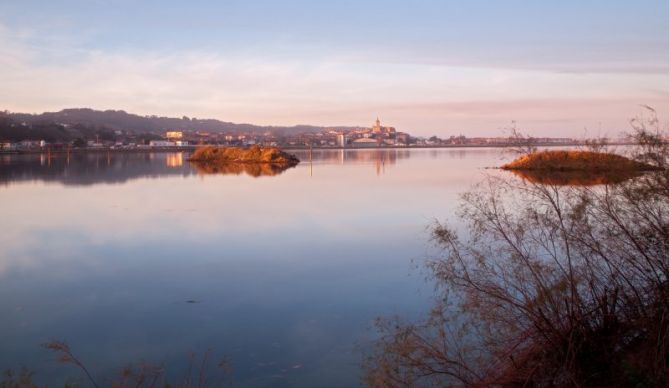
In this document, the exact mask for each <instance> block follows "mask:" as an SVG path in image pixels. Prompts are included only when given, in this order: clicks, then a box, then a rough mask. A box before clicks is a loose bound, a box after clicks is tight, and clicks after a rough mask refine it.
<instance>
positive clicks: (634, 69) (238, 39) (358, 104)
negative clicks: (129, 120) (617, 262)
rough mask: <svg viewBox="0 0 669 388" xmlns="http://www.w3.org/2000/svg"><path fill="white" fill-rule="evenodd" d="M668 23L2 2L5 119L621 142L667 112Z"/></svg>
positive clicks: (593, 7) (187, 4) (478, 9)
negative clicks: (90, 114) (103, 112)
mask: <svg viewBox="0 0 669 388" xmlns="http://www.w3.org/2000/svg"><path fill="white" fill-rule="evenodd" d="M56 3H57V4H56ZM668 20H669V2H667V1H666V0H662V1H634V2H633V1H611V0H609V1H588V0H585V1H552V2H548V1H502V0H500V1H445V0H442V1H408V0H404V1H392V0H390V1H389V0H386V1H363V0H358V1H313V0H312V1H251V0H246V1H164V0H163V1H137V0H136V1H126V0H107V1H105V0H98V1H95V0H88V1H58V2H54V1H30V0H21V1H14V0H3V2H2V3H0V83H1V84H2V85H3V87H2V88H0V109H9V110H13V111H28V112H39V111H44V110H56V109H61V108H65V107H75V106H77V107H78V106H88V107H93V108H100V109H125V110H128V111H131V112H137V113H140V114H144V113H146V114H161V115H173V116H181V115H188V116H196V117H213V118H219V119H223V120H229V121H236V122H252V123H258V124H299V123H310V124H320V125H367V124H370V121H371V120H373V119H374V118H375V117H376V115H377V114H378V115H380V116H381V118H382V119H383V120H384V121H385V122H386V123H388V124H391V125H395V126H396V127H398V128H399V129H402V130H407V131H410V132H412V133H418V134H425V135H428V134H432V133H436V134H439V135H444V136H446V135H451V134H459V133H464V134H470V135H494V134H499V133H500V128H502V127H504V126H507V125H508V124H509V123H510V122H511V120H516V121H517V122H518V123H519V125H520V126H521V127H523V128H525V129H526V130H527V131H529V132H532V133H535V134H537V135H563V134H568V135H572V136H576V135H581V134H582V133H583V131H584V128H587V129H588V131H589V132H590V133H591V134H602V133H606V134H615V133H618V132H619V131H621V130H625V129H627V124H626V123H627V120H628V119H629V118H630V117H632V116H634V115H636V114H638V112H639V108H638V105H639V104H649V105H653V106H655V107H656V108H658V110H659V112H660V114H662V113H663V112H666V111H667V110H669V109H668V108H669V21H668ZM600 128H601V129H600Z"/></svg>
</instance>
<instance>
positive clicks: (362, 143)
mask: <svg viewBox="0 0 669 388" xmlns="http://www.w3.org/2000/svg"><path fill="white" fill-rule="evenodd" d="M351 144H352V145H353V147H378V146H379V141H378V140H376V139H370V138H368V137H362V138H360V139H355V140H353V142H352V143H351Z"/></svg>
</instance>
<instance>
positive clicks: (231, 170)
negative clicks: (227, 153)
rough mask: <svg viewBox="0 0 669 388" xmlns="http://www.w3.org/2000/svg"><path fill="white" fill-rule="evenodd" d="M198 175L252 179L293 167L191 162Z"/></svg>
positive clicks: (277, 173)
mask: <svg viewBox="0 0 669 388" xmlns="http://www.w3.org/2000/svg"><path fill="white" fill-rule="evenodd" d="M191 165H192V166H193V167H194V168H195V169H196V170H197V172H198V173H199V174H219V175H228V174H233V175H240V174H244V173H245V174H247V175H250V176H252V177H254V178H258V177H261V176H275V175H279V174H281V173H282V172H284V171H286V170H288V169H289V168H293V167H295V166H294V165H293V166H291V165H285V164H272V163H226V164H218V165H213V164H210V163H198V162H191Z"/></svg>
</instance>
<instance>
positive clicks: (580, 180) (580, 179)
mask: <svg viewBox="0 0 669 388" xmlns="http://www.w3.org/2000/svg"><path fill="white" fill-rule="evenodd" d="M509 171H511V172H512V173H513V174H514V175H516V176H518V177H520V178H522V179H524V180H527V181H529V182H531V183H539V184H543V185H552V186H595V185H605V184H616V183H622V182H625V181H626V180H629V179H632V178H636V177H638V176H641V175H642V174H643V173H642V172H639V171H597V172H595V171H545V170H542V171H537V170H509Z"/></svg>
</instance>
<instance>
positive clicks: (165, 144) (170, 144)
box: [149, 140, 176, 147]
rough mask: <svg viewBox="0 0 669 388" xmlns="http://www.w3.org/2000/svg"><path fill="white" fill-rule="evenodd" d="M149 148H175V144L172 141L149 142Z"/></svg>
mask: <svg viewBox="0 0 669 388" xmlns="http://www.w3.org/2000/svg"><path fill="white" fill-rule="evenodd" d="M149 146H151V147H174V146H176V143H175V142H173V141H167V140H151V141H150V142H149Z"/></svg>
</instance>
